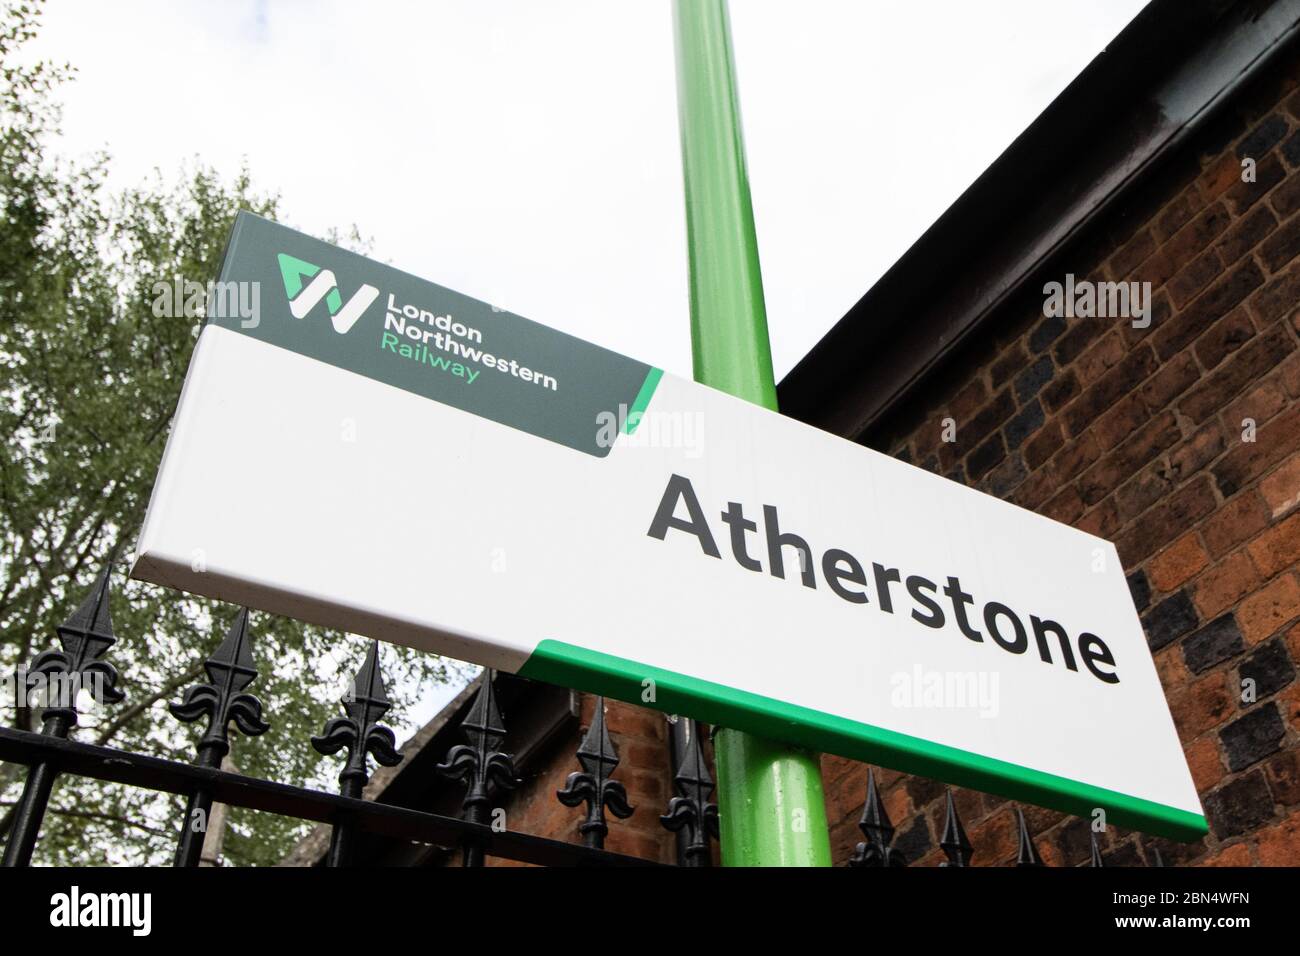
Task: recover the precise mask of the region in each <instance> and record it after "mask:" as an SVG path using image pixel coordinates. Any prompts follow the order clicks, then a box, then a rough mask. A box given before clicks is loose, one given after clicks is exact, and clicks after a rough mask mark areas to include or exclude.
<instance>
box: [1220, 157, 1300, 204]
mask: <svg viewBox="0 0 1300 956" xmlns="http://www.w3.org/2000/svg"><path fill="white" fill-rule="evenodd" d="M1255 158H1256V159H1257V160H1258V162H1257V163H1256V165H1255V181H1254V182H1238V183H1237V184H1236V185H1234V186H1233V187H1232V188H1231V189H1229V190H1228V191H1227V192H1226V193H1224V194H1223V198H1224V199H1226V200H1227V201H1228V205H1229V206H1230V207H1231V208H1232V212H1233V215H1236V216H1240V215H1241V214H1242V213H1244V212H1245V211H1246V210H1247V209H1249V208H1250V207H1251V206H1253V205H1254V204H1255V203H1257V202H1259V201H1260V200H1261V199H1263V198H1264V196H1265V195H1266V194H1267V193H1268V191H1269V190H1270V189H1272V188H1273V187H1274V186H1276V185H1277V184H1278V183H1280V182H1281V181H1282V180H1283V179H1284V178H1285V177H1286V170H1285V169H1283V168H1282V163H1281V161H1280V160H1279V159H1278V158H1277V156H1276V155H1274V154H1273V153H1269V154H1268V155H1267V156H1263V157H1255Z"/></svg>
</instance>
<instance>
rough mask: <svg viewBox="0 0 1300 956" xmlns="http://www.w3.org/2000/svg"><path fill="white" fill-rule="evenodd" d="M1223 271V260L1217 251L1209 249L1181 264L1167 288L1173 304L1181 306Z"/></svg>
mask: <svg viewBox="0 0 1300 956" xmlns="http://www.w3.org/2000/svg"><path fill="white" fill-rule="evenodd" d="M1221 272H1223V262H1222V261H1221V260H1220V259H1219V253H1218V252H1217V251H1215V250H1214V249H1211V250H1209V251H1208V252H1205V253H1203V254H1201V255H1200V256H1198V257H1197V258H1195V259H1193V260H1192V261H1191V262H1189V263H1188V264H1187V265H1185V266H1183V268H1182V269H1180V270H1179V271H1178V273H1177V275H1175V276H1174V277H1173V278H1172V279H1170V280H1169V284H1168V286H1167V288H1168V289H1169V297H1170V298H1171V299H1172V300H1173V302H1174V305H1176V306H1177V307H1178V308H1180V309H1181V308H1182V307H1183V306H1185V305H1186V304H1187V303H1188V302H1190V301H1191V300H1192V299H1194V298H1195V297H1196V294H1197V293H1198V292H1200V291H1201V290H1202V289H1204V288H1205V287H1206V286H1207V285H1208V284H1209V283H1210V281H1211V280H1212V279H1214V277H1215V276H1217V275H1219V274H1220V273H1221Z"/></svg>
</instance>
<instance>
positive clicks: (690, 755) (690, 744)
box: [659, 717, 718, 867]
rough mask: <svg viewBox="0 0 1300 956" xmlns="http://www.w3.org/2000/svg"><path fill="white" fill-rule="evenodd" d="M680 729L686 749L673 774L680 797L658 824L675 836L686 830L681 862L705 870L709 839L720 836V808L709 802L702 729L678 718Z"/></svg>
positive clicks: (710, 780)
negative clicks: (702, 746)
mask: <svg viewBox="0 0 1300 956" xmlns="http://www.w3.org/2000/svg"><path fill="white" fill-rule="evenodd" d="M677 726H678V727H680V728H681V737H680V739H681V741H682V745H683V746H682V749H681V751H680V754H679V759H678V763H677V772H676V773H674V774H673V789H674V790H676V791H677V794H678V795H677V796H675V797H673V798H672V799H671V800H669V801H668V812H666V813H665V814H663V815H662V816H661V817H660V818H659V822H660V823H662V824H663V825H664V827H665V828H666V829H668V830H671V831H672V832H674V833H677V832H679V831H680V830H682V829H685V830H686V834H687V837H686V846H685V850H684V851H682V852H681V857H680V859H682V860H684V865H685V866H691V867H704V866H708V865H709V862H710V859H711V851H710V849H709V838H710V837H713V838H714V839H716V838H717V836H718V805H717V804H716V803H710V802H709V797H710V796H711V795H712V793H713V777H712V776H710V774H709V767H708V764H707V763H706V762H705V760H704V751H703V749H702V748H701V747H700V725H699V724H698V723H697V722H696V721H694V720H692V719H690V718H687V717H679V718H678V723H677ZM679 846H680V844H679Z"/></svg>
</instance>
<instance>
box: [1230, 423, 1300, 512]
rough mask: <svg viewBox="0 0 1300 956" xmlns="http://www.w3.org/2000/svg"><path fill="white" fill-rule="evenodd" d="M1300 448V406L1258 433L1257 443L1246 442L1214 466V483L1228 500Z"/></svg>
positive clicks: (1263, 426)
mask: <svg viewBox="0 0 1300 956" xmlns="http://www.w3.org/2000/svg"><path fill="white" fill-rule="evenodd" d="M1296 448H1300V405H1292V406H1291V408H1289V409H1287V410H1286V411H1285V412H1283V413H1282V414H1280V415H1277V416H1275V417H1274V418H1273V419H1272V420H1271V421H1269V422H1266V423H1265V424H1264V425H1262V426H1261V427H1260V428H1259V429H1258V431H1256V433H1255V440H1254V441H1253V442H1242V443H1241V444H1239V445H1238V446H1237V447H1236V448H1233V449H1232V450H1231V451H1229V452H1228V453H1227V454H1226V455H1224V456H1223V458H1221V459H1220V460H1219V463H1218V464H1217V465H1215V466H1214V480H1215V481H1216V482H1218V485H1219V490H1220V491H1221V492H1222V493H1223V496H1224V497H1225V498H1227V497H1231V496H1232V495H1234V494H1236V493H1237V490H1238V489H1240V488H1242V487H1244V486H1245V485H1246V483H1247V482H1249V481H1251V480H1252V479H1254V478H1256V477H1258V476H1259V475H1262V474H1263V473H1264V472H1266V471H1268V470H1269V469H1270V468H1271V467H1273V465H1275V464H1277V463H1278V462H1279V461H1281V460H1282V459H1283V458H1286V457H1287V456H1288V455H1289V454H1290V453H1292V452H1293V451H1294V450H1295V449H1296Z"/></svg>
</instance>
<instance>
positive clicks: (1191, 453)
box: [1168, 420, 1227, 484]
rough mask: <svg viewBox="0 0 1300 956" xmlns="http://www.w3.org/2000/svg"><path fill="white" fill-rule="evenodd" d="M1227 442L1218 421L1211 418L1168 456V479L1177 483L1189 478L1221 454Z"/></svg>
mask: <svg viewBox="0 0 1300 956" xmlns="http://www.w3.org/2000/svg"><path fill="white" fill-rule="evenodd" d="M1226 447H1227V442H1226V440H1225V439H1224V437H1223V429H1222V427H1220V425H1219V423H1218V422H1216V421H1214V420H1211V421H1208V422H1206V423H1205V424H1204V425H1202V426H1201V427H1200V428H1199V429H1197V431H1196V433H1195V434H1193V435H1192V437H1191V438H1189V439H1187V441H1185V442H1184V443H1183V444H1182V445H1180V446H1179V447H1178V448H1177V449H1176V450H1175V451H1174V452H1172V453H1171V454H1170V456H1169V472H1168V477H1169V480H1170V481H1172V482H1174V483H1175V484H1177V483H1178V482H1180V481H1182V480H1183V479H1185V478H1190V477H1191V476H1192V475H1194V474H1196V472H1198V471H1200V470H1201V469H1202V468H1204V467H1205V466H1206V465H1208V464H1209V463H1210V462H1212V461H1214V459H1216V458H1218V457H1219V456H1220V455H1221V454H1223V450H1224V449H1225V448H1226Z"/></svg>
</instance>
